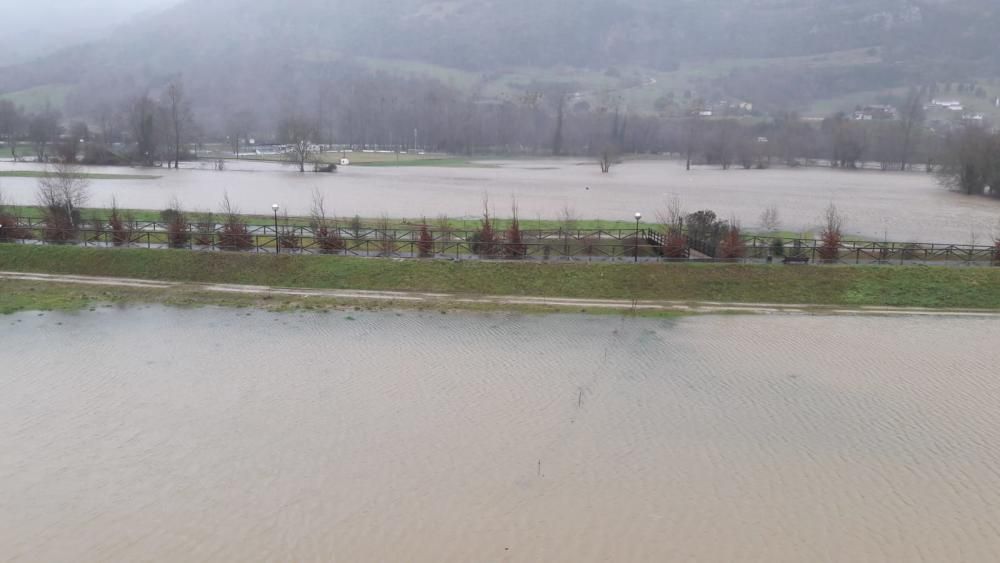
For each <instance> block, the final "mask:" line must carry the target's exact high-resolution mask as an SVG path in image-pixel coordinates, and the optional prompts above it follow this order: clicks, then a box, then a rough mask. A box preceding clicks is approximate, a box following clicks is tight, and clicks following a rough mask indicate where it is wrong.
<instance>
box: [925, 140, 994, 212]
mask: <svg viewBox="0 0 1000 563" xmlns="http://www.w3.org/2000/svg"><path fill="white" fill-rule="evenodd" d="M938 178H939V180H940V182H941V183H942V184H943V185H944V186H945V187H947V188H949V189H951V190H954V191H957V192H961V193H964V194H968V195H984V194H989V195H992V196H994V197H996V196H1000V135H998V134H993V133H989V132H987V131H986V130H984V129H983V128H981V127H966V128H965V129H963V130H961V131H959V132H957V133H955V134H953V135H952V136H951V138H950V139H949V143H948V151H947V154H946V157H945V160H944V162H943V163H942V164H941V167H940V169H939V171H938Z"/></svg>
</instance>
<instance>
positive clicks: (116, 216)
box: [108, 200, 132, 246]
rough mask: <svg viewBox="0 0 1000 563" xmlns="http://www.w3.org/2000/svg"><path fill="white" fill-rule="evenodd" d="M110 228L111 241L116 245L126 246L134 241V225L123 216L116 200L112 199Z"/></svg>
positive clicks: (109, 218) (109, 219)
mask: <svg viewBox="0 0 1000 563" xmlns="http://www.w3.org/2000/svg"><path fill="white" fill-rule="evenodd" d="M108 228H109V229H110V230H111V243H112V244H114V245H115V246H125V245H128V244H129V243H130V242H132V225H130V224H129V221H127V220H126V218H125V217H123V216H122V214H121V212H120V211H119V210H118V204H117V202H116V201H115V200H111V216H110V217H108Z"/></svg>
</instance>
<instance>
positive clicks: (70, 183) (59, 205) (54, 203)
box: [37, 163, 90, 242]
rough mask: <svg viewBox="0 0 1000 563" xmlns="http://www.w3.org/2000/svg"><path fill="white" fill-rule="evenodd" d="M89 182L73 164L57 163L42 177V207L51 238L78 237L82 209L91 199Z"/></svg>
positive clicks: (39, 190)
mask: <svg viewBox="0 0 1000 563" xmlns="http://www.w3.org/2000/svg"><path fill="white" fill-rule="evenodd" d="M89 185H90V183H89V182H88V180H87V179H86V178H85V177H84V176H83V175H82V174H81V173H80V170H79V168H78V167H77V166H76V165H75V164H71V163H58V164H55V165H53V166H52V167H51V168H49V169H48V170H46V171H45V173H44V174H43V175H42V177H41V178H39V179H38V191H37V199H38V206H39V207H41V208H42V214H43V215H44V218H45V222H46V229H45V231H46V232H45V237H46V239H47V240H50V241H54V242H68V241H70V240H72V239H74V238H75V237H76V231H77V229H78V228H79V225H80V208H81V207H83V206H84V205H85V204H86V203H87V200H88V199H89Z"/></svg>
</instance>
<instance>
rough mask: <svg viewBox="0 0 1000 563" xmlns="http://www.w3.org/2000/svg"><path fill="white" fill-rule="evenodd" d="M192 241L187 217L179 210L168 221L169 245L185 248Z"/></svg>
mask: <svg viewBox="0 0 1000 563" xmlns="http://www.w3.org/2000/svg"><path fill="white" fill-rule="evenodd" d="M190 241H191V232H190V227H189V226H188V222H187V217H186V216H185V215H184V214H183V213H181V212H180V210H177V212H176V213H174V214H173V216H172V217H171V218H170V220H169V221H167V245H168V246H169V247H170V248H184V247H186V246H187V245H188V243H189V242H190Z"/></svg>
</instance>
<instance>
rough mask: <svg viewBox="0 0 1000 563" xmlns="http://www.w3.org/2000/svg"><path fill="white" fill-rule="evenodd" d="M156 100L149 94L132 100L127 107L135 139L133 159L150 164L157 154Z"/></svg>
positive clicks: (145, 164) (144, 164)
mask: <svg viewBox="0 0 1000 563" xmlns="http://www.w3.org/2000/svg"><path fill="white" fill-rule="evenodd" d="M156 109H157V108H156V102H154V101H153V100H152V98H150V97H149V94H142V95H141V96H138V97H136V98H135V99H133V100H132V102H131V104H130V107H129V128H130V130H131V134H132V139H133V140H134V141H135V148H134V152H133V160H135V161H136V162H140V163H142V165H143V166H152V165H153V163H154V162H155V161H156V156H157V140H158V134H157V123H156V113H157V112H156Z"/></svg>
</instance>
